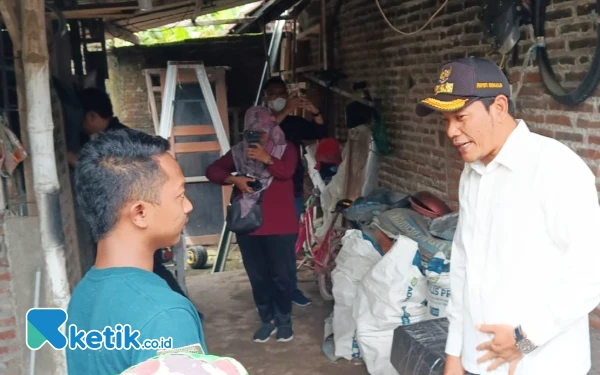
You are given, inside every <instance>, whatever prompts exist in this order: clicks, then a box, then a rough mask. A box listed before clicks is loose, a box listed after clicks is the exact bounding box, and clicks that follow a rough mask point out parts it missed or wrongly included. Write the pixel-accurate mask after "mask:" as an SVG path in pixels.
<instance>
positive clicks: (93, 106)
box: [79, 88, 114, 119]
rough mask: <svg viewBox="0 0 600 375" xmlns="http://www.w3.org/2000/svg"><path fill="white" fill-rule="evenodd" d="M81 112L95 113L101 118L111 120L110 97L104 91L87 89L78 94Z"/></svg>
mask: <svg viewBox="0 0 600 375" xmlns="http://www.w3.org/2000/svg"><path fill="white" fill-rule="evenodd" d="M79 100H80V101H81V106H82V107H83V112H84V113H88V112H92V111H94V112H96V113H97V114H99V115H100V116H101V117H102V118H105V119H111V118H112V117H113V116H114V113H113V107H112V103H111V102H110V97H109V96H108V94H107V93H106V92H105V91H102V90H100V89H97V88H87V89H84V90H82V91H81V92H80V93H79Z"/></svg>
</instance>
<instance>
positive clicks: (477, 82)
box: [415, 57, 510, 117]
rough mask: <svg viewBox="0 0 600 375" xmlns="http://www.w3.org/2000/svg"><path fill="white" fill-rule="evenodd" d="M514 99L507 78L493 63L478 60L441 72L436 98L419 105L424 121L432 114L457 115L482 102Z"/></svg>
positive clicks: (450, 65)
mask: <svg viewBox="0 0 600 375" xmlns="http://www.w3.org/2000/svg"><path fill="white" fill-rule="evenodd" d="M498 95H505V96H506V97H507V98H510V84H509V83H508V79H507V78H506V75H505V74H504V73H503V72H502V70H500V68H499V67H498V66H497V65H496V64H495V63H494V62H492V61H490V60H486V59H480V58H475V57H467V58H462V59H459V60H455V61H452V62H449V63H447V64H446V65H444V66H443V67H442V69H441V71H440V76H439V78H438V81H437V84H436V86H435V89H434V95H433V96H431V97H428V98H426V99H423V100H421V101H420V102H419V103H417V108H416V110H415V112H416V114H417V115H418V116H420V117H425V116H427V115H429V114H431V113H432V112H435V111H438V112H456V111H458V110H460V109H463V108H465V107H466V106H468V105H469V104H471V103H473V102H474V101H476V100H479V99H482V98H494V97H496V96H498Z"/></svg>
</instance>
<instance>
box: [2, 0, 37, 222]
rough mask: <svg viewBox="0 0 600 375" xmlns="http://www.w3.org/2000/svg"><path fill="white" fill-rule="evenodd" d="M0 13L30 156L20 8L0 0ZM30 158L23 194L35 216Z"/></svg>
mask: <svg viewBox="0 0 600 375" xmlns="http://www.w3.org/2000/svg"><path fill="white" fill-rule="evenodd" d="M0 13H1V14H2V19H3V20H4V24H5V25H6V28H7V29H8V33H9V35H10V39H11V41H12V44H13V56H14V67H15V79H16V83H17V102H18V107H19V122H20V124H21V139H20V141H21V144H22V145H23V147H24V148H25V150H27V152H28V153H29V154H30V155H31V145H30V143H29V131H28V130H27V126H26V124H27V102H26V99H25V75H24V72H23V60H22V53H21V52H22V47H23V42H22V40H23V32H22V28H21V8H20V6H19V2H18V1H16V0H0ZM31 164H32V161H31V157H29V158H27V159H25V160H24V161H23V170H24V172H25V192H26V199H27V214H28V215H29V216H36V215H37V207H36V199H35V191H34V187H33V167H32V165H31Z"/></svg>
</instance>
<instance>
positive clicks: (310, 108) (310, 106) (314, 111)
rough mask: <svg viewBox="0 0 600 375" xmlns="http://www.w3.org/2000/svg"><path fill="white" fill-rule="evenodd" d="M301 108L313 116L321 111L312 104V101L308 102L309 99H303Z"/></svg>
mask: <svg viewBox="0 0 600 375" xmlns="http://www.w3.org/2000/svg"><path fill="white" fill-rule="evenodd" d="M299 106H300V108H302V109H306V110H307V111H309V112H310V113H312V114H313V115H315V114H317V113H319V109H318V108H317V107H316V106H315V105H314V104H312V102H311V101H310V100H308V99H307V98H302V100H301V101H300V105H299Z"/></svg>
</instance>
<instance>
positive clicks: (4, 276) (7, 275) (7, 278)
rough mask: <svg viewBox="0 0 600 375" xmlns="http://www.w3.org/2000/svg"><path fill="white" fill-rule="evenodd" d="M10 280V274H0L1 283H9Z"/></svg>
mask: <svg viewBox="0 0 600 375" xmlns="http://www.w3.org/2000/svg"><path fill="white" fill-rule="evenodd" d="M7 280H10V273H9V272H4V273H1V274H0V281H7Z"/></svg>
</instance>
